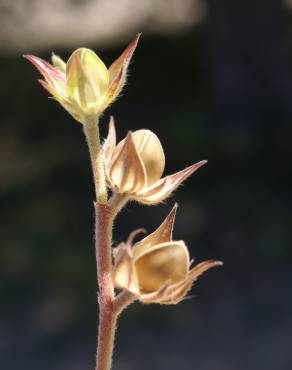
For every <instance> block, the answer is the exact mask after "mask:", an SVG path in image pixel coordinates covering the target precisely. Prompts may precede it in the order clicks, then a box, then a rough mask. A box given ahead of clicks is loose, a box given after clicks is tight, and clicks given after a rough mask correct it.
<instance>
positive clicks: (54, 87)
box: [24, 55, 66, 95]
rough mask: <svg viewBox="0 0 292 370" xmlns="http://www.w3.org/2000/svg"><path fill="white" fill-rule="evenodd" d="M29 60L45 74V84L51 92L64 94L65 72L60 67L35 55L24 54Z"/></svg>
mask: <svg viewBox="0 0 292 370" xmlns="http://www.w3.org/2000/svg"><path fill="white" fill-rule="evenodd" d="M24 58H26V59H27V60H28V61H30V62H31V63H32V64H33V65H34V66H35V67H36V68H37V69H38V70H39V72H40V73H41V74H42V75H43V77H44V79H45V81H46V83H47V85H46V84H45V85H44V84H43V86H44V87H45V88H46V89H47V90H48V91H50V93H51V94H53V95H55V94H63V93H64V86H65V79H66V76H65V73H64V72H62V71H60V70H59V69H57V68H55V67H53V66H52V65H51V64H50V63H48V62H46V61H45V60H43V59H41V58H38V57H36V56H34V55H24ZM48 87H49V88H50V90H49V89H48Z"/></svg>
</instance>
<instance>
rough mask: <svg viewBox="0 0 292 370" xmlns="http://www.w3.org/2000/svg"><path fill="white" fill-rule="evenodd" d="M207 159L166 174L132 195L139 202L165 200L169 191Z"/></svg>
mask: <svg viewBox="0 0 292 370" xmlns="http://www.w3.org/2000/svg"><path fill="white" fill-rule="evenodd" d="M206 163H207V161H200V162H198V163H195V164H193V165H192V166H189V167H187V168H185V169H184V170H182V171H179V172H176V173H174V174H173V175H169V176H166V177H164V178H162V179H161V180H159V181H157V182H156V183H155V184H153V185H152V186H149V187H147V188H146V189H144V190H143V191H141V192H140V193H139V194H137V195H135V197H133V198H134V199H136V200H137V201H138V202H140V203H144V204H157V203H160V202H162V201H163V200H165V199H166V198H167V197H168V196H170V195H171V193H172V192H173V191H174V190H175V189H176V188H177V187H178V186H179V185H180V184H181V183H182V182H183V181H185V180H186V179H187V178H188V177H189V176H191V175H192V174H193V173H194V172H195V171H197V170H198V169H199V168H200V167H202V166H203V165H205V164H206Z"/></svg>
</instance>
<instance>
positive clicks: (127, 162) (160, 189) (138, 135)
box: [103, 120, 207, 204]
mask: <svg viewBox="0 0 292 370" xmlns="http://www.w3.org/2000/svg"><path fill="white" fill-rule="evenodd" d="M103 153H104V161H105V167H106V173H107V178H108V182H109V185H110V187H111V188H112V190H113V191H114V192H117V193H119V194H124V195H125V196H127V197H129V198H131V199H134V200H136V201H138V202H140V203H144V204H156V203H159V202H162V201H163V200H165V199H166V198H167V197H168V196H169V195H171V193H172V192H173V191H174V190H175V189H176V188H177V187H178V186H179V185H180V184H181V183H182V182H183V181H184V180H185V179H186V178H188V177H189V176H190V175H191V174H192V173H194V172H195V171H196V170H198V169H199V168H200V167H201V166H203V165H204V164H205V163H207V161H201V162H198V163H195V164H193V165H192V166H190V167H187V168H186V169H184V170H182V171H180V172H177V173H175V174H173V175H170V176H166V177H163V178H161V176H162V174H163V171H164V167H165V156H164V151H163V148H162V146H161V143H160V141H159V139H158V137H157V136H156V135H155V134H154V133H153V132H152V131H150V130H146V129H143V130H138V131H134V132H129V133H128V135H127V137H126V138H125V139H123V140H122V141H121V142H119V143H118V144H117V145H116V133H115V128H114V123H113V120H111V122H110V128H109V134H108V137H107V139H106V142H105V144H104V147H103Z"/></svg>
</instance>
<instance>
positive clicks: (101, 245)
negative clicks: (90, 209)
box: [95, 203, 117, 370]
mask: <svg viewBox="0 0 292 370" xmlns="http://www.w3.org/2000/svg"><path fill="white" fill-rule="evenodd" d="M95 217H96V224H95V237H96V244H95V246H96V263H97V274H98V285H99V329H98V344H97V354H96V370H110V368H111V363H112V352H113V345H114V337H115V328H116V319H117V314H116V312H115V310H114V287H113V281H112V256H111V241H112V226H113V212H112V208H111V207H110V206H108V205H107V204H100V203H97V204H96V205H95Z"/></svg>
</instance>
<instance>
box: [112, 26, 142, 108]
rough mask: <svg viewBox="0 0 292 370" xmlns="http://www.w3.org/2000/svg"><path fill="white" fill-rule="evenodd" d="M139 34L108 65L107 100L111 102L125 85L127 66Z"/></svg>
mask: <svg viewBox="0 0 292 370" xmlns="http://www.w3.org/2000/svg"><path fill="white" fill-rule="evenodd" d="M140 36H141V34H140V33H139V34H138V35H136V36H135V37H134V39H133V40H132V41H131V42H130V44H129V45H128V46H127V48H126V49H125V50H124V51H123V53H122V54H121V56H120V57H119V58H118V59H116V60H115V61H114V62H113V64H112V65H111V66H110V67H109V78H110V84H109V89H108V101H109V103H111V102H112V101H114V100H115V99H116V98H117V97H118V95H119V94H120V92H121V90H122V88H123V86H124V85H125V82H126V78H127V71H128V66H129V63H130V61H131V58H132V56H133V53H134V51H135V49H136V47H137V44H138V41H139V38H140Z"/></svg>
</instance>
